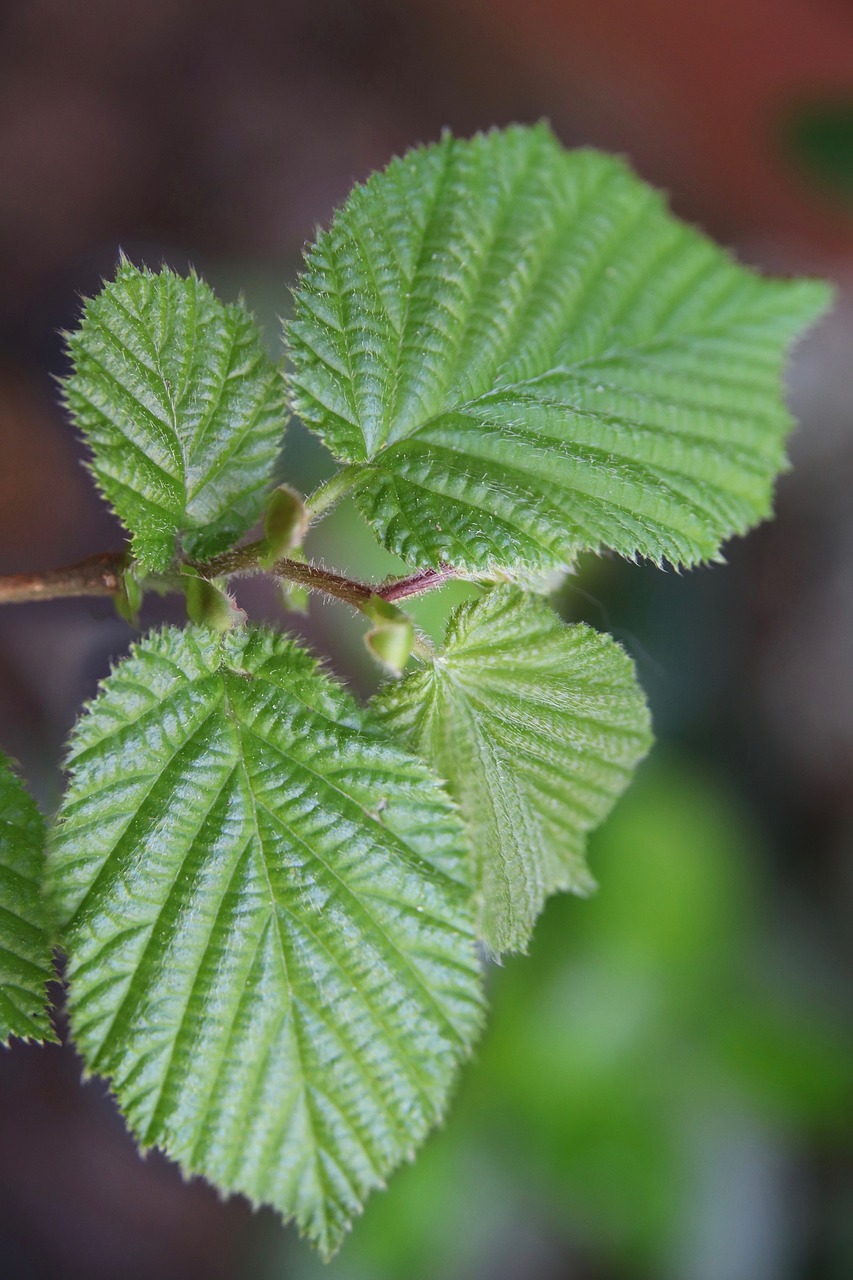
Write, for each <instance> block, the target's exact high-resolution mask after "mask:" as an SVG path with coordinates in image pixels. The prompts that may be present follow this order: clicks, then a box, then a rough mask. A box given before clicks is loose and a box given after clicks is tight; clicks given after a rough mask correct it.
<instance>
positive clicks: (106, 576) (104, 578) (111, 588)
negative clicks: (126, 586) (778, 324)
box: [0, 551, 127, 604]
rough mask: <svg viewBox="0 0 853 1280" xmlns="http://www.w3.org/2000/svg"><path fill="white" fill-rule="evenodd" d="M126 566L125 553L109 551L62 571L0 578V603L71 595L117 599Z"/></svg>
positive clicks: (0, 576) (9, 575)
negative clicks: (112, 597)
mask: <svg viewBox="0 0 853 1280" xmlns="http://www.w3.org/2000/svg"><path fill="white" fill-rule="evenodd" d="M126 563H127V561H126V558H125V556H124V553H123V552H118V551H107V552H105V553H104V554H102V555H98V556H89V557H88V559H86V560H81V561H80V562H79V563H78V564H71V565H67V566H66V567H64V568H62V569H47V570H44V571H42V572H40V573H9V574H4V575H0V604H20V603H23V602H25V601H28V600H60V599H63V598H65V599H67V598H68V597H71V596H114V595H116V593H117V592H118V591H119V590H120V589H121V575H122V571H123V569H124V567H125V564H126Z"/></svg>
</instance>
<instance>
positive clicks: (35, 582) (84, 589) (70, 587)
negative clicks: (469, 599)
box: [0, 539, 456, 609]
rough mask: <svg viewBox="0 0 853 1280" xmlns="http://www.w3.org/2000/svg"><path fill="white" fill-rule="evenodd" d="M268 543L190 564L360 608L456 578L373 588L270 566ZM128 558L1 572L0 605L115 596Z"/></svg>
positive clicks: (437, 572) (436, 573) (449, 571)
mask: <svg viewBox="0 0 853 1280" xmlns="http://www.w3.org/2000/svg"><path fill="white" fill-rule="evenodd" d="M265 550H266V543H265V542H264V540H263V539H261V540H260V541H258V542H250V543H247V545H246V546H245V547H238V548H237V549H236V550H235V551H226V552H224V554H223V555H221V556H215V557H214V558H213V559H212V560H208V561H207V562H205V563H197V562H193V567H194V568H196V569H197V570H198V571H199V573H201V574H203V575H204V577H206V578H228V577H231V576H233V575H235V574H241V573H259V572H262V571H266V572H268V573H272V574H275V576H276V577H279V578H286V579H287V580H288V581H290V582H298V583H300V585H302V586H305V587H309V588H310V589H311V590H313V591H320V592H321V593H322V594H323V595H327V596H332V597H334V599H336V600H343V601H344V602H345V603H346V604H350V605H352V606H353V607H354V608H356V609H363V608H364V606H365V605H366V604H367V603H368V602H369V601H370V599H371V598H372V597H373V596H381V598H382V599H383V600H387V601H388V602H389V603H392V602H394V601H396V600H405V599H407V598H408V597H409V596H415V595H421V594H422V593H423V592H425V591H433V590H434V589H435V588H436V587H440V586H442V585H443V584H444V583H445V582H447V581H448V579H449V578H452V577H454V576H455V573H456V571H455V569H454V568H453V567H452V566H451V565H449V564H443V565H441V566H440V567H439V568H438V569H420V570H419V571H418V572H417V573H413V574H411V575H409V576H408V577H405V578H396V579H394V580H393V581H391V582H385V583H382V584H378V585H376V586H372V585H371V584H370V583H369V582H359V581H358V580H357V579H355V578H347V577H345V576H344V575H343V574H341V573H335V572H334V571H333V570H331V569H322V568H320V566H319V565H314V564H306V563H305V561H303V560H289V559H287V558H285V559H281V560H276V561H275V562H274V563H273V564H272V565H266V564H265V562H264V552H265ZM127 564H128V558H127V555H126V554H125V553H123V552H105V553H104V554H103V555H98V556H89V558H88V559H86V560H81V561H80V562H79V563H78V564H72V565H67V566H66V567H64V568H62V569H47V570H44V571H43V572H41V573H11V574H7V575H5V576H3V575H0V604H17V603H21V602H23V601H28V600H58V599H63V598H65V599H67V598H69V597H72V596H114V595H117V594H118V592H119V591H120V590H121V579H122V574H123V572H124V570H125V568H126V567H127ZM159 581H160V582H161V584H164V585H165V584H168V585H169V586H175V585H176V584H177V581H178V580H177V578H176V577H174V578H172V579H168V578H160V580H159Z"/></svg>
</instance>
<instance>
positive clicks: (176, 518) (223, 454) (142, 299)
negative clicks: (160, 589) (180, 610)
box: [65, 260, 286, 571]
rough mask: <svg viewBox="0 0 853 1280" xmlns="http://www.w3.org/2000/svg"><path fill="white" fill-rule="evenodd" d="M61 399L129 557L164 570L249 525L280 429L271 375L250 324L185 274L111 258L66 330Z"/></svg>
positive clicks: (279, 389)
mask: <svg viewBox="0 0 853 1280" xmlns="http://www.w3.org/2000/svg"><path fill="white" fill-rule="evenodd" d="M68 348H69V354H70V356H71V360H72V363H73V369H74V371H73V373H72V374H71V376H70V377H69V378H68V380H67V381H66V383H65V397H66V401H67V404H68V407H69V409H70V411H71V415H72V417H73V419H74V421H75V422H76V423H77V425H78V426H79V427H80V429H81V430H82V432H83V434H84V436H85V437H86V440H87V443H88V444H89V447H90V448H91V451H92V459H91V468H92V472H93V474H94V476H95V479H96V481H97V483H98V485H99V486H100V488H101V489H102V491H103V493H104V495H105V496H106V497H107V499H108V500H109V501H110V502H111V503H112V505H113V506H114V508H115V510H116V512H117V513H118V515H119V517H120V518H121V520H122V521H123V522H124V524H125V525H126V527H127V528H128V529H129V530H130V532H131V533H132V534H133V552H134V555H135V556H136V557H137V559H138V560H140V561H141V563H142V564H143V565H144V566H145V567H146V568H147V569H150V570H155V571H157V570H160V571H162V570H163V569H165V568H166V567H167V566H168V565H169V563H170V562H171V560H172V558H173V557H174V554H175V543H176V537H177V536H178V535H180V536H181V540H182V544H183V547H184V549H185V550H186V551H187V552H189V553H190V554H191V555H194V556H197V557H199V558H202V559H203V558H206V557H208V556H211V555H213V554H215V553H216V552H218V551H222V550H224V549H226V548H227V547H229V546H230V545H231V544H232V543H233V542H234V541H235V540H236V538H238V537H239V536H240V535H241V534H243V533H245V531H246V530H247V529H248V528H249V527H250V526H251V525H252V524H253V523H254V522H255V521H256V520H257V519H258V517H259V515H260V513H261V508H262V506H263V502H264V497H265V494H266V491H267V488H268V483H269V478H270V472H271V470H272V467H273V463H274V461H275V458H276V456H277V453H278V450H279V447H280V445H281V440H282V437H283V433H284V426H285V420H286V411H285V405H284V391H283V385H282V380H281V377H280V374H279V373H278V371H277V370H276V368H275V366H274V365H273V364H272V362H271V361H270V359H269V357H268V356H267V353H266V351H265V349H264V345H263V339H262V337H261V335H260V332H259V330H258V329H257V326H256V325H255V323H254V321H253V319H252V317H251V316H250V315H249V313H248V312H247V311H246V310H245V308H244V307H243V306H242V305H240V304H231V305H228V306H226V305H224V304H223V303H221V302H220V301H219V300H218V299H217V298H216V296H215V295H214V294H213V292H212V291H211V289H210V288H209V287H208V286H207V285H206V284H205V283H204V281H202V280H200V279H199V278H198V277H197V276H195V275H191V276H189V277H188V278H186V279H184V278H183V277H181V276H178V275H176V274H175V273H174V272H172V271H170V270H168V269H166V268H164V269H163V270H162V271H160V272H159V273H154V272H151V271H149V270H145V269H143V270H139V269H137V268H136V267H134V266H132V265H131V264H130V263H129V262H127V261H124V260H123V261H122V262H121V264H120V266H119V269H118V273H117V275H116V278H115V280H114V281H112V282H111V283H109V284H106V285H105V286H104V288H103V290H102V291H101V293H100V294H98V296H97V297H95V298H92V299H90V300H89V301H87V302H86V304H85V308H84V312H83V317H82V321H81V324H80V327H79V329H78V330H77V331H76V332H74V333H72V334H71V335H69V338H68Z"/></svg>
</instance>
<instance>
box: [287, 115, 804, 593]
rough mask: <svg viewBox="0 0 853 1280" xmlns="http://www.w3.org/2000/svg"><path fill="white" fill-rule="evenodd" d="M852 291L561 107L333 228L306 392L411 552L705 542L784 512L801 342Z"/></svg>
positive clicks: (378, 195) (309, 419) (292, 328)
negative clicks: (756, 263) (728, 240)
mask: <svg viewBox="0 0 853 1280" xmlns="http://www.w3.org/2000/svg"><path fill="white" fill-rule="evenodd" d="M828 298H829V290H828V287H827V286H825V285H823V284H818V283H814V282H793V283H790V282H782V281H774V280H764V279H761V278H759V277H758V276H756V275H754V274H753V273H752V272H751V271H748V270H746V269H744V268H743V267H741V266H738V265H737V264H735V263H734V262H733V261H732V260H731V259H730V258H729V257H728V255H727V254H725V253H724V252H723V251H721V250H720V249H718V248H717V247H716V246H715V245H713V244H712V243H711V242H710V241H709V240H707V239H705V237H704V236H702V235H700V234H699V233H698V232H696V231H694V230H693V229H692V228H690V227H688V226H686V225H684V224H683V223H681V222H679V221H677V220H676V219H675V218H674V217H673V216H672V215H671V214H670V213H669V212H668V210H667V208H666V205H665V202H664V200H663V198H662V196H661V195H660V194H659V193H658V192H656V191H654V190H652V189H651V188H650V187H648V186H646V184H645V183H643V182H641V181H640V180H639V179H638V178H637V177H635V176H634V174H632V173H631V172H630V170H629V169H628V168H627V167H626V166H625V165H624V164H623V163H622V162H621V161H619V160H616V159H614V158H611V157H608V156H604V155H601V154H598V153H596V152H592V151H575V152H567V151H565V150H564V149H563V148H562V147H561V146H560V144H559V143H558V142H557V141H556V139H555V138H554V137H553V135H552V134H551V133H550V132H549V131H548V129H547V128H545V127H544V126H539V127H536V128H511V129H508V130H506V131H503V132H493V133H489V134H487V135H485V136H482V135H481V136H477V137H475V138H473V139H472V140H470V141H457V140H455V139H453V138H451V137H445V138H444V139H443V140H442V141H441V142H440V143H439V144H438V145H435V146H430V147H425V148H422V149H419V150H416V151H412V152H410V153H408V154H407V155H406V156H405V157H404V158H403V159H401V160H395V161H393V162H392V164H391V165H389V167H388V168H387V169H386V170H385V172H384V173H380V174H377V175H375V176H374V177H372V178H371V179H370V181H369V182H367V183H366V185H364V186H360V187H357V188H356V189H355V191H354V192H353V193H352V195H351V196H350V198H349V199H348V200H347V202H346V204H345V205H344V206H343V208H342V209H341V211H340V212H339V213H338V214H337V216H336V217H335V219H334V221H333V223H332V225H331V228H330V230H329V231H328V232H325V233H322V234H320V236H319V237H318V239H317V242H316V245H315V247H314V248H313V249H312V250H311V252H310V253H309V255H308V259H307V266H306V270H305V274H304V276H303V278H302V281H301V284H300V287H299V289H298V292H297V295H296V310H295V317H294V319H293V321H292V323H291V324H290V325H289V326H288V329H287V340H288V342H289V346H290V352H291V357H292V363H293V372H292V377H291V386H292V400H293V404H294V407H295V409H296V411H297V412H298V413H299V414H300V415H301V416H302V418H303V419H304V421H305V422H306V423H307V424H308V425H309V426H311V427H312V428H313V429H314V430H315V431H317V433H318V434H319V435H320V436H321V437H322V438H323V440H324V441H325V442H326V444H327V445H328V447H329V448H330V449H331V451H332V452H333V453H334V455H335V457H336V458H338V459H340V460H342V461H344V462H347V463H349V464H351V467H350V468H348V470H347V471H346V472H345V473H344V475H343V483H344V485H351V486H352V488H353V491H354V494H355V497H356V500H357V502H358V504H359V506H360V507H361V509H362V511H363V513H364V514H365V516H366V517H367V519H368V520H369V521H370V523H371V524H372V525H373V527H374V528H375V530H376V531H377V533H378V535H379V537H380V538H381V540H382V541H383V542H384V544H385V545H386V546H387V547H388V548H389V550H391V551H393V552H395V553H397V554H399V555H401V556H403V557H404V558H405V559H406V560H408V561H411V562H414V563H417V564H418V565H425V564H432V565H437V564H439V563H440V562H442V561H447V562H449V563H451V564H453V565H455V566H456V567H457V568H461V569H463V570H467V571H471V572H473V573H484V572H485V573H489V572H492V571H495V570H503V571H504V572H505V573H515V572H516V571H521V570H524V571H528V572H530V571H534V572H535V571H542V570H546V571H547V570H548V569H551V568H555V567H560V566H564V565H567V564H570V563H571V562H572V561H573V560H574V558H575V557H576V555H577V554H578V552H580V551H582V550H593V551H594V550H597V549H599V548H611V549H613V550H615V551H618V552H620V553H621V554H623V555H625V556H629V557H631V556H638V555H639V556H647V557H650V558H651V559H653V560H656V561H657V560H662V559H668V560H670V561H672V563H673V564H683V565H690V564H694V563H696V562H698V561H701V560H706V559H709V558H713V557H715V556H716V555H717V554H718V553H719V548H720V544H721V542H722V541H723V540H724V539H726V538H728V537H730V536H731V535H732V534H735V533H742V532H743V531H745V530H746V529H748V528H749V527H750V526H751V525H753V524H755V522H756V521H758V520H760V519H761V518H763V517H764V516H766V515H767V514H768V513H769V511H770V507H771V499H772V489H773V481H774V479H775V477H776V475H777V474H778V472H779V471H780V469H781V468H782V467H783V466H784V465H785V453H784V440H785V437H786V435H787V433H788V430H789V427H790V425H791V423H790V419H789V416H788V413H787V411H786V409H785V406H784V404H783V401H782V394H781V393H782V368H783V361H784V357H785V353H786V350H787V348H788V346H789V344H790V342H791V341H792V339H793V338H794V337H795V336H796V335H797V334H799V333H800V332H801V331H802V330H803V329H804V328H805V326H807V325H808V324H810V323H812V322H813V321H814V320H815V318H816V317H817V316H818V315H819V313H820V312H821V311H822V310H823V309H824V307H825V306H826V305H827V302H828ZM330 492H334V490H331V491H330Z"/></svg>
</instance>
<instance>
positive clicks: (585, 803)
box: [376, 587, 651, 953]
mask: <svg viewBox="0 0 853 1280" xmlns="http://www.w3.org/2000/svg"><path fill="white" fill-rule="evenodd" d="M376 705H377V708H378V710H379V713H380V716H381V718H382V719H383V721H384V723H385V724H386V726H387V727H388V728H389V729H390V730H392V731H394V732H396V733H397V734H399V735H401V737H402V738H403V740H404V741H405V743H406V745H407V746H409V747H411V748H412V749H413V750H415V751H417V752H418V753H419V754H421V755H422V756H423V757H424V758H425V759H427V760H429V761H430V762H431V763H432V764H433V765H434V766H435V768H436V771H437V772H438V773H439V774H440V775H441V776H442V777H444V778H446V779H447V782H448V789H449V790H450V792H451V794H452V795H454V796H455V797H456V799H457V800H458V802H459V805H460V808H461V810H462V814H463V817H464V818H465V821H466V823H467V826H468V833H469V836H470V839H471V843H472V846H473V848H474V853H475V861H476V879H477V885H478V889H479V895H480V921H479V924H480V932H481V936H482V938H483V940H484V941H485V942H486V944H487V945H488V946H489V947H490V949H491V950H492V951H493V952H495V953H499V952H501V951H508V950H509V951H513V950H519V949H523V948H524V947H525V946H526V944H527V941H528V939H529V937H530V933H531V930H532V928H533V924H534V922H535V920H536V917H537V915H538V914H539V912H540V911H541V909H542V905H543V903H544V901H545V898H546V897H547V895H548V894H550V893H554V892H555V891H557V890H558V889H570V890H573V891H574V892H575V893H586V892H588V891H589V890H590V889H591V888H592V887H593V885H594V881H593V880H592V878H591V876H590V874H589V871H588V870H587V866H586V862H585V859H584V844H585V840H586V836H587V833H588V832H589V831H591V830H592V829H593V828H594V827H596V826H598V824H599V823H600V822H601V821H602V820H603V819H604V817H605V816H606V815H607V813H608V812H609V810H610V809H611V807H612V806H613V804H614V802H615V801H616V799H617V797H618V796H619V795H620V793H621V792H622V791H623V790H624V789H625V787H626V786H627V784H628V782H629V780H630V777H631V773H632V771H633V770H634V768H635V766H636V765H637V763H638V762H639V761H640V760H641V759H642V757H643V756H644V755H645V754H646V751H647V750H648V748H649V745H650V743H651V731H650V725H649V713H648V709H647V707H646V701H645V698H644V696H643V692H642V690H641V689H640V687H639V685H638V684H637V681H636V677H635V675H634V667H633V663H632V662H631V660H630V659H629V658H628V656H627V655H626V654H625V653H624V651H623V650H622V649H621V648H620V647H619V645H618V644H616V642H615V641H614V640H611V639H610V637H609V636H603V635H599V633H598V632H596V631H592V630H591V629H590V628H589V627H585V626H565V625H564V624H563V623H562V622H561V621H560V619H559V618H558V617H557V615H556V614H555V613H554V612H553V610H552V609H551V608H550V607H549V605H548V604H547V603H546V602H545V601H544V600H543V599H542V598H541V597H537V596H530V595H525V594H524V593H523V592H521V591H519V590H517V589H516V588H514V587H498V588H495V589H494V590H492V591H490V592H489V593H488V594H487V595H485V596H483V597H482V599H480V600H476V601H470V602H468V603H466V604H463V605H461V606H460V608H459V609H457V610H456V612H455V613H454V614H453V616H452V617H451V620H450V623H449V626H448V632H447V638H446V642H445V647H444V650H443V651H442V653H441V654H439V656H438V657H437V658H436V659H435V660H434V661H432V662H430V663H428V664H427V665H426V667H425V668H424V669H423V670H422V671H418V672H414V673H413V674H411V675H409V676H407V677H406V678H405V679H404V680H403V681H402V682H401V683H395V684H393V685H390V686H388V687H386V688H385V689H384V690H382V691H381V692H380V694H379V695H378V697H377V699H376Z"/></svg>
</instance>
